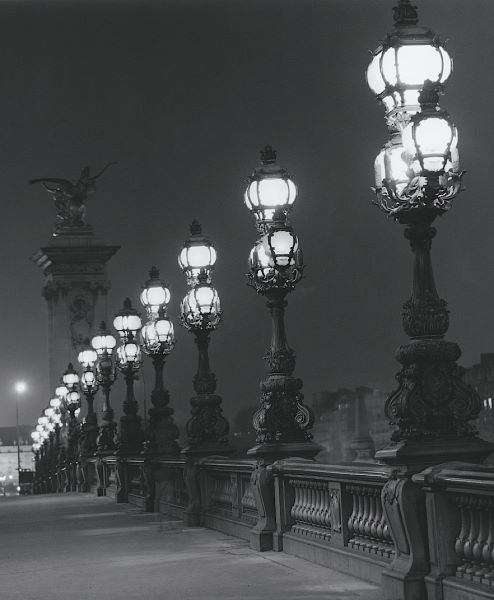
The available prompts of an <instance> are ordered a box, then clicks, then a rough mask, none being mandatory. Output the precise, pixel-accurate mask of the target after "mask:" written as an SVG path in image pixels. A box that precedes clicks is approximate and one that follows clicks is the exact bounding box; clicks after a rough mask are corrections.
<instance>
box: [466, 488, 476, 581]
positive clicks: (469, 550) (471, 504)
mask: <svg viewBox="0 0 494 600" xmlns="http://www.w3.org/2000/svg"><path fill="white" fill-rule="evenodd" d="M475 504H476V502H475V500H474V498H469V499H468V512H469V513H470V530H469V532H468V538H467V540H466V542H465V546H464V548H463V552H464V553H465V558H466V559H467V561H468V563H469V564H468V565H467V568H466V569H465V573H466V574H467V575H472V574H473V571H474V565H473V545H474V543H475V540H476V538H477V532H478V528H479V527H478V520H479V514H478V511H477V510H476V506H475Z"/></svg>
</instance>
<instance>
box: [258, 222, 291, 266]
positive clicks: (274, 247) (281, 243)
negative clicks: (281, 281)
mask: <svg viewBox="0 0 494 600" xmlns="http://www.w3.org/2000/svg"><path fill="white" fill-rule="evenodd" d="M266 241H267V242H268V243H269V244H270V246H271V248H270V250H269V251H270V253H271V254H272V255H274V256H273V258H274V259H275V263H276V264H277V265H279V266H281V267H286V266H288V265H289V264H293V262H294V261H293V253H294V252H295V251H296V250H297V248H298V240H297V237H296V236H295V235H293V233H292V232H291V231H283V230H281V231H275V232H274V233H272V234H268V235H267V236H266Z"/></svg>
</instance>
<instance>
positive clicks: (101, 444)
mask: <svg viewBox="0 0 494 600" xmlns="http://www.w3.org/2000/svg"><path fill="white" fill-rule="evenodd" d="M116 344H117V340H116V339H115V338H114V336H113V335H112V333H111V331H110V330H109V329H107V327H106V323H105V322H104V321H102V322H101V324H100V328H99V330H98V332H97V333H96V335H95V336H94V337H93V339H92V340H91V345H92V347H93V348H94V350H96V353H97V355H98V361H97V363H96V379H97V381H98V383H99V384H100V385H101V389H102V390H103V394H104V396H105V405H104V407H103V414H102V420H101V425H100V428H99V434H98V438H97V440H96V443H97V447H98V452H113V451H114V450H115V447H116V444H115V435H116V428H117V425H116V423H115V421H114V420H113V417H114V415H115V413H114V411H113V408H112V406H111V402H110V391H111V387H112V385H113V382H114V381H115V378H116V376H117V373H116V369H115V365H114V363H113V358H112V354H113V348H115V346H116Z"/></svg>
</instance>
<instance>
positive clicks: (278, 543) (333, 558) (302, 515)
mask: <svg viewBox="0 0 494 600" xmlns="http://www.w3.org/2000/svg"><path fill="white" fill-rule="evenodd" d="M272 471H273V474H274V479H275V481H274V485H275V499H276V502H275V506H276V531H275V532H274V535H273V537H274V540H273V542H274V548H275V549H276V550H283V551H285V552H288V553H290V554H295V555H297V556H300V557H302V558H306V559H308V560H311V561H313V562H317V563H319V564H323V565H326V566H331V567H333V568H336V569H339V570H342V571H346V572H350V573H353V574H355V575H357V576H358V577H362V578H364V579H368V580H370V581H375V582H377V583H380V581H381V573H382V570H383V567H385V566H386V565H387V564H389V562H390V561H391V559H392V558H393V555H394V544H393V541H392V538H391V532H390V531H389V528H388V525H387V522H386V518H385V515H384V511H383V507H382V501H381V492H382V488H383V486H384V484H385V483H386V481H387V480H388V479H389V476H390V471H389V469H388V468H387V467H384V466H380V465H376V464H350V465H328V464H321V463H315V462H313V461H304V460H297V459H295V460H282V461H278V462H275V463H274V464H273V466H272Z"/></svg>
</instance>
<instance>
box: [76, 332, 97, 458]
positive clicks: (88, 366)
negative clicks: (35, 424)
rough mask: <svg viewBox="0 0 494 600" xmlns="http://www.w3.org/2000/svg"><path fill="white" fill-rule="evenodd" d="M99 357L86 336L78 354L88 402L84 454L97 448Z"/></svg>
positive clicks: (83, 389)
mask: <svg viewBox="0 0 494 600" xmlns="http://www.w3.org/2000/svg"><path fill="white" fill-rule="evenodd" d="M97 359H98V353H97V352H96V350H95V349H94V348H93V347H92V346H91V345H90V341H89V338H86V340H85V342H84V347H83V348H82V349H81V351H80V352H79V354H78V356H77V360H78V361H79V364H80V365H81V366H82V368H83V371H82V374H81V378H80V386H81V389H82V392H83V394H84V396H85V398H86V402H87V415H86V419H85V421H84V423H83V425H82V428H81V453H82V455H83V456H91V455H93V454H94V453H95V452H96V448H97V444H96V440H97V437H98V419H97V417H96V413H95V412H94V395H95V394H96V392H97V390H98V381H97V379H96V372H95V368H94V367H95V364H96V361H97Z"/></svg>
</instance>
